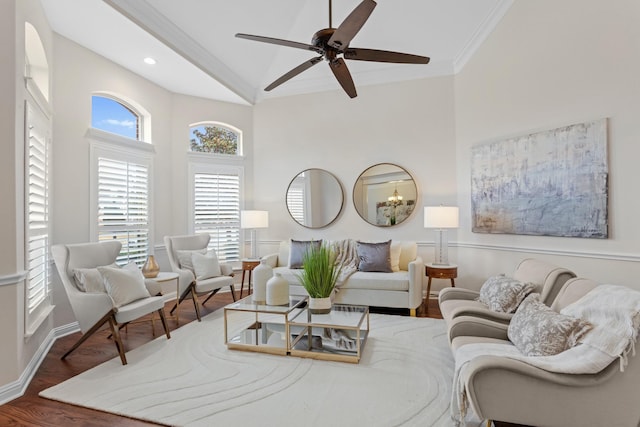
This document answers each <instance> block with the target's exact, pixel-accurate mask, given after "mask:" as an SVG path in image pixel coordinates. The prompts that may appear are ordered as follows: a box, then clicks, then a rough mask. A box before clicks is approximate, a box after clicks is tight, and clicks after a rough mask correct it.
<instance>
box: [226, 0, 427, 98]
mask: <svg viewBox="0 0 640 427" xmlns="http://www.w3.org/2000/svg"><path fill="white" fill-rule="evenodd" d="M376 6H377V3H376V2H375V1H373V0H363V1H362V2H361V3H360V4H359V5H358V6H356V8H355V9H353V10H352V11H351V13H350V14H349V16H347V17H346V18H345V20H344V21H343V22H342V24H340V26H338V28H331V27H332V20H331V13H332V3H331V0H329V27H330V28H324V29H322V30H319V31H317V32H316V33H315V34H314V35H313V37H312V39H311V44H306V43H299V42H294V41H290V40H283V39H276V38H273V37H264V36H256V35H252V34H243V33H238V34H236V37H238V38H242V39H247V40H253V41H258V42H262V43H270V44H277V45H280V46H286V47H293V48H296V49H303V50H309V51H312V52H315V53H317V54H319V55H320V56H317V57H315V58H312V59H309V60H307V61H305V62H303V63H302V64H300V65H298V66H297V67H295V68H293V69H292V70H290V71H288V72H287V73H285V74H283V75H282V76H280V77H279V78H277V79H276V80H275V81H274V82H273V83H271V84H270V85H269V86H267V87H266V88H265V89H264V90H265V91H270V90H272V89H275V88H276V87H278V86H280V85H281V84H283V83H285V82H286V81H288V80H290V79H292V78H293V77H295V76H297V75H298V74H300V73H302V72H303V71H306V70H308V69H309V68H311V67H313V66H314V65H316V64H318V63H319V62H321V61H322V60H323V59H324V60H326V61H327V62H328V64H329V68H331V71H332V72H333V75H334V76H335V78H336V80H338V83H340V86H341V87H342V89H343V90H344V91H345V92H346V93H347V95H349V97H351V98H355V97H356V96H358V93H357V92H356V87H355V84H354V83H353V78H352V77H351V73H350V72H349V68H347V64H346V62H345V61H344V60H345V59H349V60H355V61H372V62H391V63H398V64H428V63H429V58H428V57H426V56H419V55H412V54H408V53H400V52H392V51H386V50H378V49H361V48H354V47H350V46H349V44H350V43H351V40H352V39H353V38H354V37H355V36H356V34H358V32H359V31H360V29H361V28H362V26H363V25H364V24H365V22H367V19H369V16H370V15H371V12H373V9H375V7H376ZM340 55H342V56H340Z"/></svg>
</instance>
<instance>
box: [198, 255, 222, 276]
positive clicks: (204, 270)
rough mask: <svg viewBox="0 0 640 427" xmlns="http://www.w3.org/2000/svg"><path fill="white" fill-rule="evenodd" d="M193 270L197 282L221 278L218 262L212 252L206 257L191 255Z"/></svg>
mask: <svg viewBox="0 0 640 427" xmlns="http://www.w3.org/2000/svg"><path fill="white" fill-rule="evenodd" d="M191 262H192V263H193V270H194V272H195V274H196V279H197V280H205V279H211V278H212V277H218V276H222V272H221V271H220V262H219V261H218V257H217V255H216V253H215V252H214V251H210V252H209V253H207V254H206V255H203V254H199V253H197V252H194V253H193V254H192V255H191Z"/></svg>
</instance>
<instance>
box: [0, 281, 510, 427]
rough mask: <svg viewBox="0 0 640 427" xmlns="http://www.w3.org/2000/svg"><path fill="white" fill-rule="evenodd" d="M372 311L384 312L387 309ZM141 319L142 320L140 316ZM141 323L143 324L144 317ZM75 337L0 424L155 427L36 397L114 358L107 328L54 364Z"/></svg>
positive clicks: (433, 304) (134, 332) (56, 350)
mask: <svg viewBox="0 0 640 427" xmlns="http://www.w3.org/2000/svg"><path fill="white" fill-rule="evenodd" d="M201 301H202V300H201ZM230 302H232V299H231V294H230V293H220V294H218V295H216V296H215V297H213V298H211V299H210V300H209V301H208V302H207V305H206V306H204V307H203V309H202V315H203V316H206V315H207V314H209V313H212V312H213V311H215V310H220V309H222V307H224V306H225V305H227V304H229V303H230ZM172 306H173V302H170V303H167V306H166V307H165V310H166V313H169V310H170V309H171V307H172ZM180 308H181V310H180V325H184V324H186V323H189V322H192V321H194V320H195V319H196V316H195V311H194V309H193V304H190V303H189V302H188V301H185V302H183V303H182V304H181V305H180ZM372 311H374V310H372ZM375 311H378V312H385V313H389V312H390V311H388V310H385V311H381V310H375ZM418 316H420V317H433V318H441V317H442V315H441V314H440V309H439V308H438V303H437V301H436V300H435V299H431V300H430V302H429V307H428V310H425V307H424V306H423V307H421V308H420V310H419V311H418ZM143 320H145V319H144V318H143ZM146 320H148V318H147V319H146ZM168 323H169V328H170V329H171V330H174V329H176V328H177V325H176V322H175V320H173V319H168ZM155 332H156V334H161V333H162V326H161V325H160V322H159V321H158V320H157V319H156V322H155ZM121 335H122V339H123V342H124V345H125V348H126V349H127V350H129V349H133V348H135V347H139V346H141V345H144V344H145V343H147V342H149V341H151V340H152V339H153V336H152V329H151V322H150V321H144V322H139V323H136V324H134V325H130V326H129V327H128V328H127V329H126V330H125V329H123V331H122V333H121ZM79 336H80V333H75V334H72V335H68V336H66V337H63V338H60V339H58V340H57V341H56V342H55V343H54V345H53V346H52V348H51V350H50V351H49V354H47V356H46V358H45V360H44V361H43V363H42V365H41V366H40V368H39V369H38V372H37V373H36V374H35V376H34V378H33V380H32V381H31V384H30V385H29V387H28V388H27V390H26V392H25V394H24V396H22V397H20V398H18V399H15V400H12V401H11V402H8V403H6V404H4V405H2V406H0V426H4V427H10V426H25V427H26V426H29V427H30V426H33V427H36V426H37V427H48V426H51V427H59V426H65V427H66V426H91V427H94V426H95V427H100V426H105V427H106V426H109V427H111V426H119V427H139V426H153V425H156V424H153V423H148V422H144V421H138V420H134V419H130V418H126V417H121V416H118V415H113V414H109V413H106V412H100V411H95V410H92V409H86V408H82V407H78V406H73V405H68V404H64V403H60V402H55V401H53V400H49V399H44V398H41V397H39V396H38V393H39V392H40V391H41V390H44V389H46V388H49V387H51V386H53V385H56V384H59V383H61V382H63V381H65V380H67V379H69V378H71V377H73V376H75V375H78V374H80V373H82V372H84V371H86V370H88V369H90V368H92V367H94V366H96V365H99V364H100V363H102V362H106V361H107V360H109V359H112V358H114V357H117V356H118V353H117V350H116V346H115V345H114V344H113V342H112V341H111V340H110V339H109V338H108V336H109V331H108V328H103V329H102V330H101V331H98V332H97V333H95V334H94V335H93V336H92V337H90V338H89V339H88V340H87V341H86V342H84V343H83V344H82V345H81V346H80V347H79V348H78V349H77V350H76V351H75V352H73V353H72V354H71V355H70V356H68V357H67V359H66V360H60V356H62V355H63V354H64V353H65V351H66V350H67V349H68V348H70V347H71V346H72V345H73V344H74V343H75V342H76V341H77V339H78V337H79ZM496 427H516V426H515V425H513V424H505V423H500V424H497V426H496Z"/></svg>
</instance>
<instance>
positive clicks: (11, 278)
mask: <svg viewBox="0 0 640 427" xmlns="http://www.w3.org/2000/svg"><path fill="white" fill-rule="evenodd" d="M26 278H27V272H26V271H24V270H23V271H18V272H16V273H14V274H3V275H0V286H6V285H15V284H17V283H20V282H22V281H23V280H25V279H26Z"/></svg>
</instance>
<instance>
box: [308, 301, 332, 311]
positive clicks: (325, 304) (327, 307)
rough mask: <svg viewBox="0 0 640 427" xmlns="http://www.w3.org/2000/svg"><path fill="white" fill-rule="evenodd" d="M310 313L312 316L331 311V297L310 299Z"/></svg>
mask: <svg viewBox="0 0 640 427" xmlns="http://www.w3.org/2000/svg"><path fill="white" fill-rule="evenodd" d="M309 311H310V312H311V314H327V313H329V312H330V311H331V297H326V298H311V297H310V298H309Z"/></svg>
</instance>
